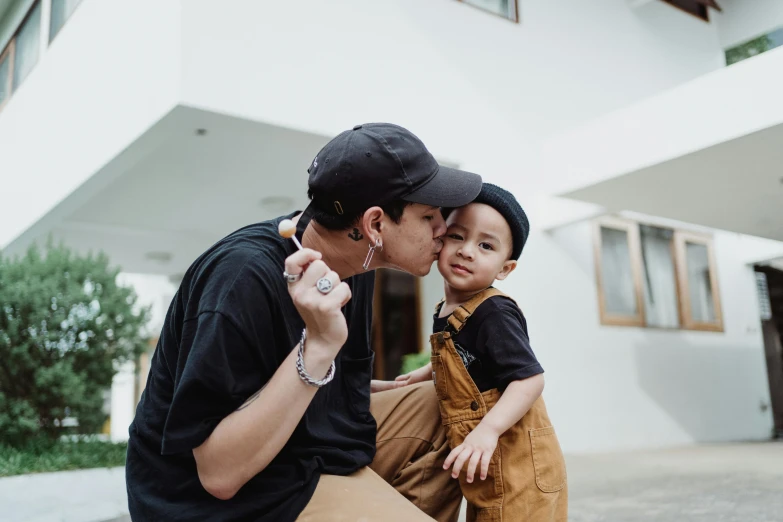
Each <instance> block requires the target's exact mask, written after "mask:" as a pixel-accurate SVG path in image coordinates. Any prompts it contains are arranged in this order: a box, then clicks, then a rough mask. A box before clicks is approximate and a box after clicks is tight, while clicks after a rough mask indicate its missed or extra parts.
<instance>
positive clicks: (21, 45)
mask: <svg viewBox="0 0 783 522" xmlns="http://www.w3.org/2000/svg"><path fill="white" fill-rule="evenodd" d="M14 40H15V42H14V69H13V71H14V74H13V76H14V81H13V87H12V90H13V91H15V90H16V89H18V88H19V86H20V85H22V82H23V81H24V79H25V78H27V75H28V74H30V71H32V70H33V67H35V64H36V63H38V55H39V54H40V49H41V3H40V2H36V3H35V5H34V6H33V8H32V10H30V13H29V14H28V15H27V18H26V19H25V21H24V22H22V25H21V26H20V27H19V32H18V33H16V38H14Z"/></svg>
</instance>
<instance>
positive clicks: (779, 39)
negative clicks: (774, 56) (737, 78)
mask: <svg viewBox="0 0 783 522" xmlns="http://www.w3.org/2000/svg"><path fill="white" fill-rule="evenodd" d="M781 45H783V27H781V28H780V29H776V30H774V31H772V32H771V33H767V34H765V35H762V36H759V37H758V38H754V39H753V40H750V41H748V42H745V43H743V44H740V45H736V46H734V47H731V48H730V49H727V50H726V65H731V64H734V63H737V62H741V61H742V60H747V59H748V58H752V57H754V56H756V55H757V54H761V53H765V52H767V51H770V50H772V49H774V48H776V47H780V46H781Z"/></svg>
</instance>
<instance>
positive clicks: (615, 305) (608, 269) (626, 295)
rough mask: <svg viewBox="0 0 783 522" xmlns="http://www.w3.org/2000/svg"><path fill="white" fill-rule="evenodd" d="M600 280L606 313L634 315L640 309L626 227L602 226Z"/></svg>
mask: <svg viewBox="0 0 783 522" xmlns="http://www.w3.org/2000/svg"><path fill="white" fill-rule="evenodd" d="M601 282H602V286H603V291H604V306H605V309H606V313H608V314H612V315H628V316H635V315H636V314H637V313H638V312H639V309H638V308H637V306H636V292H635V290H634V284H633V271H632V270H631V250H630V248H629V246H628V232H626V231H625V230H617V229H614V228H605V227H601Z"/></svg>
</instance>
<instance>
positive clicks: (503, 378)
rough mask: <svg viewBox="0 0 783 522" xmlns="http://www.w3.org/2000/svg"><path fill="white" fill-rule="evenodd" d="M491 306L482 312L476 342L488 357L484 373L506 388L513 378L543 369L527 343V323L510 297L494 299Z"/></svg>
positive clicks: (524, 376) (522, 376)
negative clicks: (489, 310)
mask: <svg viewBox="0 0 783 522" xmlns="http://www.w3.org/2000/svg"><path fill="white" fill-rule="evenodd" d="M496 301H497V302H496V303H493V304H495V306H494V309H493V310H491V312H490V313H487V314H485V315H484V317H483V318H482V321H481V325H480V326H479V330H478V334H477V338H476V342H477V345H478V346H480V347H481V351H483V352H484V353H485V354H486V355H485V357H487V358H488V359H489V361H490V364H489V368H487V373H488V376H489V378H490V379H492V380H493V381H494V382H495V383H497V387H498V389H499V390H501V391H502V390H505V389H506V387H507V386H508V385H509V384H510V383H511V382H513V381H518V380H521V379H527V378H528V377H532V376H534V375H538V374H540V373H544V369H543V368H542V367H541V365H540V364H539V362H538V359H536V356H535V354H534V353H533V349H532V348H531V347H530V339H529V338H528V334H527V325H526V322H525V318H524V316H523V315H522V312H521V311H520V310H519V308H517V306H516V305H515V304H514V302H513V301H510V300H507V299H502V300H501V299H498V300H496Z"/></svg>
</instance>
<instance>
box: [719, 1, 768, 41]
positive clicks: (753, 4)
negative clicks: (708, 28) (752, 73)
mask: <svg viewBox="0 0 783 522" xmlns="http://www.w3.org/2000/svg"><path fill="white" fill-rule="evenodd" d="M720 5H721V7H722V8H723V13H722V14H719V15H718V16H716V17H715V21H716V23H717V25H718V37H719V39H720V44H721V47H723V48H724V49H728V48H729V47H733V46H735V45H737V44H741V43H743V42H746V41H748V40H752V39H753V38H756V37H758V36H761V35H762V34H766V33H768V32H770V31H772V30H774V29H777V28H779V27H783V2H781V1H780V0H723V1H722V2H720Z"/></svg>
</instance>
